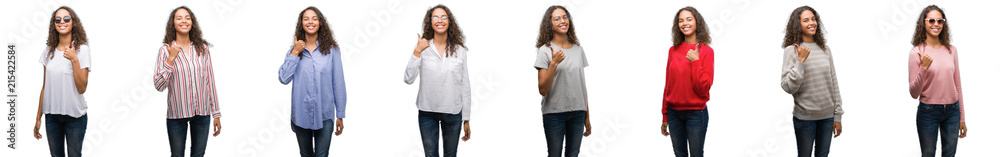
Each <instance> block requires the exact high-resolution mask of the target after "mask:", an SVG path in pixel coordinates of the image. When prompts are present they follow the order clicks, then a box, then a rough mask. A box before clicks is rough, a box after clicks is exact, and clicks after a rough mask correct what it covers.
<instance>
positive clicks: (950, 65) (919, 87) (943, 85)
mask: <svg viewBox="0 0 1000 157" xmlns="http://www.w3.org/2000/svg"><path fill="white" fill-rule="evenodd" d="M917 54H923V55H930V56H931V58H932V59H934V60H933V62H932V63H931V66H930V67H929V68H927V69H926V70H925V69H924V68H921V67H920V56H919V55H917ZM908 63H909V64H910V68H909V69H910V96H912V97H913V98H914V99H916V98H918V97H919V98H920V102H923V103H925V104H953V103H955V101H958V102H959V105H958V106H959V112H960V113H961V114H960V115H961V117H962V118H961V122H965V100H963V99H962V79H961V78H962V77H961V75H960V73H959V71H958V49H955V47H954V46H951V51H950V52H949V51H948V49H946V48H945V47H943V46H942V47H941V48H937V49H935V48H932V47H930V46H926V45H921V46H916V47H913V50H910V61H909V62H908Z"/></svg>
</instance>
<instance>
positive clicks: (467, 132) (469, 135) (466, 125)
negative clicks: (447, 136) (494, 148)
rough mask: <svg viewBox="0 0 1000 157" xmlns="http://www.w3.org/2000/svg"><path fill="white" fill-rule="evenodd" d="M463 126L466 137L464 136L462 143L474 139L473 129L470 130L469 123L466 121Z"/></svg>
mask: <svg viewBox="0 0 1000 157" xmlns="http://www.w3.org/2000/svg"><path fill="white" fill-rule="evenodd" d="M462 126H463V127H464V128H465V129H463V130H465V136H462V141H469V138H472V137H471V136H472V129H470V128H469V121H465V122H464V123H463V124H462Z"/></svg>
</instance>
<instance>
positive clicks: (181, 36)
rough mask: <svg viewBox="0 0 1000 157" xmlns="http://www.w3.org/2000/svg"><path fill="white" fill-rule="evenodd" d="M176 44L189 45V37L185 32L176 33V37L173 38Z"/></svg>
mask: <svg viewBox="0 0 1000 157" xmlns="http://www.w3.org/2000/svg"><path fill="white" fill-rule="evenodd" d="M174 42H176V43H177V44H178V45H190V44H191V38H190V36H189V35H188V34H187V33H179V32H178V33H177V38H175V39H174Z"/></svg>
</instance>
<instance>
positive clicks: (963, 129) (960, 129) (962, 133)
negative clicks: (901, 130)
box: [36, 122, 969, 138]
mask: <svg viewBox="0 0 1000 157" xmlns="http://www.w3.org/2000/svg"><path fill="white" fill-rule="evenodd" d="M36 128H37V127H36ZM967 132H969V128H966V127H965V122H961V123H958V138H965V133H967Z"/></svg>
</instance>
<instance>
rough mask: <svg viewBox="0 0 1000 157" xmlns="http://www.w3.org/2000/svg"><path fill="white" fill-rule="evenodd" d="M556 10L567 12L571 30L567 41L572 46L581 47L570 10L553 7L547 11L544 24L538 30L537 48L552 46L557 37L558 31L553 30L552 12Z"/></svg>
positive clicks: (568, 32) (567, 34)
mask: <svg viewBox="0 0 1000 157" xmlns="http://www.w3.org/2000/svg"><path fill="white" fill-rule="evenodd" d="M556 9H562V10H563V11H564V12H566V17H567V20H569V22H567V23H569V29H568V30H566V40H568V41H569V43H571V44H575V45H579V44H580V42H579V41H578V39H577V38H576V31H575V30H576V27H573V20H572V19H573V16H572V15H569V10H566V7H563V6H561V5H553V6H551V7H549V9H547V10H545V15H544V16H542V24H541V26H539V28H538V42H536V43H535V48H541V47H542V46H551V45H550V44H549V42H551V41H552V38H553V37H555V35H556V34H555V33H556V31H555V30H554V29H552V12H555V11H556Z"/></svg>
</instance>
